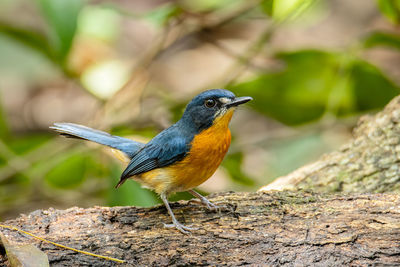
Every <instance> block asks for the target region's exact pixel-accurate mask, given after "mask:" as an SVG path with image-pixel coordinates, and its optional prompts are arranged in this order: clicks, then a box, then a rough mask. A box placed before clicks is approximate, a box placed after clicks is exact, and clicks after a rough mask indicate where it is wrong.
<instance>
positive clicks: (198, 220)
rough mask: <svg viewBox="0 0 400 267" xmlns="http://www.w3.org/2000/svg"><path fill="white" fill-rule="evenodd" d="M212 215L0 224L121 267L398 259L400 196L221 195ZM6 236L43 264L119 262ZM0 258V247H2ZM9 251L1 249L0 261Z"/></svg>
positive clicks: (195, 209)
mask: <svg viewBox="0 0 400 267" xmlns="http://www.w3.org/2000/svg"><path fill="white" fill-rule="evenodd" d="M211 200H212V201H213V202H220V203H222V204H223V205H225V206H226V207H227V208H226V209H224V210H223V211H221V212H220V213H214V212H211V211H208V210H206V209H205V208H204V207H201V206H200V205H199V204H198V203H195V202H194V201H190V202H186V201H180V202H176V203H173V204H172V207H173V209H174V211H175V213H176V215H177V217H178V219H179V220H180V221H181V222H183V223H185V224H188V225H192V226H194V227H198V228H199V230H196V231H193V233H192V235H184V234H182V233H180V232H178V231H176V230H174V229H167V228H164V227H163V222H169V221H170V218H169V216H168V214H167V212H166V210H165V208H164V207H163V206H156V207H153V208H135V207H111V208H110V207H94V208H89V209H82V208H76V207H75V208H70V209H67V210H55V209H49V210H38V211H35V212H33V213H31V214H29V215H21V216H20V217H18V218H16V219H14V220H9V221H6V222H4V224H7V225H13V226H16V227H18V228H21V229H23V230H25V231H29V232H32V233H34V234H36V235H39V236H42V237H44V238H46V239H49V240H51V241H55V242H58V243H62V244H64V245H68V246H72V247H75V248H78V249H83V250H87V251H90V252H93V253H98V254H102V255H106V256H111V257H115V258H120V259H123V260H125V261H126V262H125V263H124V264H121V266H201V265H203V266H208V265H211V266H239V265H245V266H249V265H251V266H281V265H283V266H306V265H317V266H340V265H346V266H360V265H362V266H369V265H380V264H382V265H385V266H395V265H399V264H400V196H399V195H396V194H356V195H332V194H315V193H310V192H303V191H300V192H288V191H286V192H269V193H262V192H259V193H223V194H218V195H214V196H213V197H212V198H211ZM1 231H2V232H3V233H4V235H5V236H6V237H7V238H8V239H9V240H10V241H12V242H22V243H30V244H35V245H37V246H38V247H39V248H40V249H41V250H43V251H44V252H46V253H47V255H48V257H49V260H50V266H116V265H117V264H116V263H115V262H112V261H106V260H103V259H99V258H95V257H91V256H87V255H83V254H79V253H76V252H73V251H69V250H64V249H60V248H57V247H55V246H53V245H51V244H48V243H44V242H42V241H38V240H35V239H32V238H30V237H27V236H25V235H22V234H20V233H17V232H15V231H11V230H6V229H2V230H1ZM3 254H4V253H3ZM5 264H6V257H5V256H4V255H1V253H0V266H3V265H5Z"/></svg>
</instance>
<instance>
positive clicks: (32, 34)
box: [0, 21, 56, 62]
mask: <svg viewBox="0 0 400 267" xmlns="http://www.w3.org/2000/svg"><path fill="white" fill-rule="evenodd" d="M0 33H1V34H4V35H6V36H8V37H9V38H11V39H13V40H15V41H18V42H20V43H22V44H24V45H25V46H27V47H30V48H31V49H33V50H35V51H36V52H38V53H40V54H41V55H43V56H45V57H46V58H47V59H48V60H50V61H51V62H56V59H55V58H54V56H53V54H52V53H51V52H50V51H51V50H50V46H49V43H48V40H47V37H46V35H44V34H42V33H40V32H38V31H35V30H27V29H24V28H20V27H15V26H13V25H10V24H8V23H6V22H3V21H0Z"/></svg>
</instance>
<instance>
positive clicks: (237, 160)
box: [222, 152, 254, 186]
mask: <svg viewBox="0 0 400 267" xmlns="http://www.w3.org/2000/svg"><path fill="white" fill-rule="evenodd" d="M242 162H243V153H242V152H237V153H233V154H229V155H227V156H226V158H225V159H224V161H223V163H222V166H224V167H225V168H226V170H227V171H228V173H229V175H230V177H231V178H232V180H234V181H235V182H238V183H240V184H243V185H248V186H251V185H254V181H253V180H252V179H251V178H250V177H248V176H247V175H245V174H244V173H243V172H242V169H241V168H240V166H242Z"/></svg>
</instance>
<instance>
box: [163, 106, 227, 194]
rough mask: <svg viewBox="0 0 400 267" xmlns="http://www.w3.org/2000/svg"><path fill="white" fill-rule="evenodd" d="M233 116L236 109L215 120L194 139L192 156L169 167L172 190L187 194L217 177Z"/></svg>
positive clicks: (225, 150)
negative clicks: (211, 178) (213, 176)
mask: <svg viewBox="0 0 400 267" xmlns="http://www.w3.org/2000/svg"><path fill="white" fill-rule="evenodd" d="M232 115H233V110H229V111H228V112H227V113H226V114H224V115H223V116H221V117H219V118H216V119H215V120H214V123H213V125H212V126H211V127H209V128H208V129H206V130H203V131H202V132H201V133H199V134H198V135H196V136H195V137H194V139H193V141H192V143H191V145H192V146H191V149H190V153H189V154H188V155H187V156H186V157H185V158H184V159H183V160H182V161H180V162H179V163H177V164H173V165H172V166H169V167H167V168H166V169H167V170H168V172H169V173H171V175H172V184H171V185H172V188H171V191H174V192H180V191H187V190H189V189H192V188H194V187H196V186H198V185H200V184H202V183H204V182H205V181H206V180H207V179H208V178H210V177H211V175H213V174H214V172H215V171H216V170H217V168H218V166H219V165H220V164H221V162H222V160H223V159H224V156H225V154H226V152H227V151H228V149H229V145H230V143H231V132H230V131H229V128H228V124H229V121H230V120H231V118H232Z"/></svg>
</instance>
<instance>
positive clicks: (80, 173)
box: [45, 153, 88, 189]
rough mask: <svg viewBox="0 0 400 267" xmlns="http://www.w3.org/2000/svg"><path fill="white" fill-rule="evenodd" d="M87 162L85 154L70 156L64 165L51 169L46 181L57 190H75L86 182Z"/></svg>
mask: <svg viewBox="0 0 400 267" xmlns="http://www.w3.org/2000/svg"><path fill="white" fill-rule="evenodd" d="M87 162H88V156H87V155H85V154H82V153H80V154H76V153H75V154H72V155H69V156H68V157H67V158H66V159H65V160H64V161H63V162H62V163H60V164H58V165H56V166H55V167H54V168H53V169H51V170H50V171H49V172H48V173H47V175H46V177H45V179H46V181H47V182H48V183H49V184H50V185H51V186H54V187H57V188H61V189H63V188H64V189H66V188H74V187H76V186H78V185H79V184H81V183H82V181H83V180H84V177H85V170H86V166H87Z"/></svg>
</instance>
